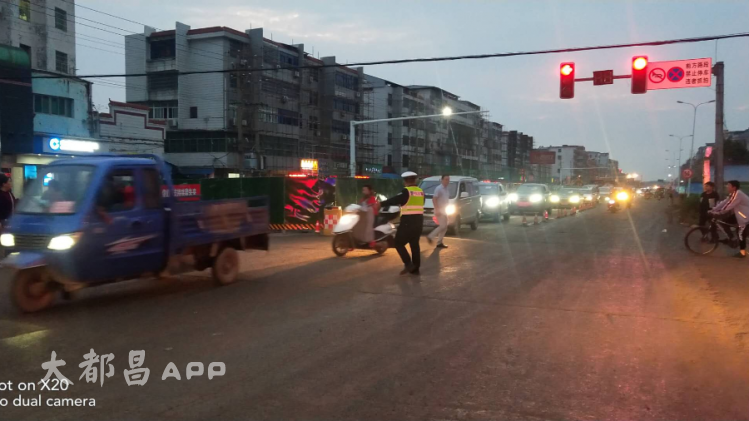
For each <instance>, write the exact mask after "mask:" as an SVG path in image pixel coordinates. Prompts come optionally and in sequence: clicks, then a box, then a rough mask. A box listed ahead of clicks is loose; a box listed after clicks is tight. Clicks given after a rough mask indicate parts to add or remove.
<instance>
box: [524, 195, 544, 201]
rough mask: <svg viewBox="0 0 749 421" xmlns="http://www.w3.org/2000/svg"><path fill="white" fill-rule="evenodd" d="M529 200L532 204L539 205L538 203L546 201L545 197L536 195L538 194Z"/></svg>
mask: <svg viewBox="0 0 749 421" xmlns="http://www.w3.org/2000/svg"><path fill="white" fill-rule="evenodd" d="M528 200H530V201H531V203H538V202H540V201H542V200H544V197H543V196H541V195H540V194H538V193H536V194H532V195H531V197H530V198H528Z"/></svg>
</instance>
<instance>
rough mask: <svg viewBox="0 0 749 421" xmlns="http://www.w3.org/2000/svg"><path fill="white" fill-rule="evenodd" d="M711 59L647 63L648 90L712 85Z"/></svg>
mask: <svg viewBox="0 0 749 421" xmlns="http://www.w3.org/2000/svg"><path fill="white" fill-rule="evenodd" d="M712 69H713V59H712V58H709V57H708V58H695V59H691V60H676V61H651V62H650V63H648V90H649V91H653V90H656V89H678V88H704V87H708V86H710V85H711V83H712Z"/></svg>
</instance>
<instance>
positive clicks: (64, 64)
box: [55, 51, 68, 73]
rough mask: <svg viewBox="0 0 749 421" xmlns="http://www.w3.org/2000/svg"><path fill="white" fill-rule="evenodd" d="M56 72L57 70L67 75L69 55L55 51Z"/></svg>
mask: <svg viewBox="0 0 749 421" xmlns="http://www.w3.org/2000/svg"><path fill="white" fill-rule="evenodd" d="M55 70H57V71H58V72H60V73H67V72H68V55H67V54H65V53H63V52H60V51H55Z"/></svg>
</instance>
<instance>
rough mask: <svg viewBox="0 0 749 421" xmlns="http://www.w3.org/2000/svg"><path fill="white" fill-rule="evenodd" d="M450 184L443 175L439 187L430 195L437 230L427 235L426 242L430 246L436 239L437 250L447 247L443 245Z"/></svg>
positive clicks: (448, 177) (447, 177) (447, 176)
mask: <svg viewBox="0 0 749 421" xmlns="http://www.w3.org/2000/svg"><path fill="white" fill-rule="evenodd" d="M449 184H450V176H449V175H443V176H442V179H441V180H440V185H439V186H437V188H435V189H434V194H433V195H432V204H433V205H434V217H435V218H437V224H438V226H437V228H435V229H434V230H432V232H430V233H429V235H427V241H429V244H432V241H434V239H435V238H436V239H437V248H442V249H446V248H447V246H446V245H445V244H443V242H442V241H443V239H444V238H445V233H446V232H447V224H448V220H447V205H448V204H450V193H449V191H448V189H447V186H448V185H449Z"/></svg>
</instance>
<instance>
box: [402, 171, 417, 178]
mask: <svg viewBox="0 0 749 421" xmlns="http://www.w3.org/2000/svg"><path fill="white" fill-rule="evenodd" d="M417 176H418V174H416V173H415V172H413V171H406V172H404V173H403V174H401V177H402V178H410V177H417Z"/></svg>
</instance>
